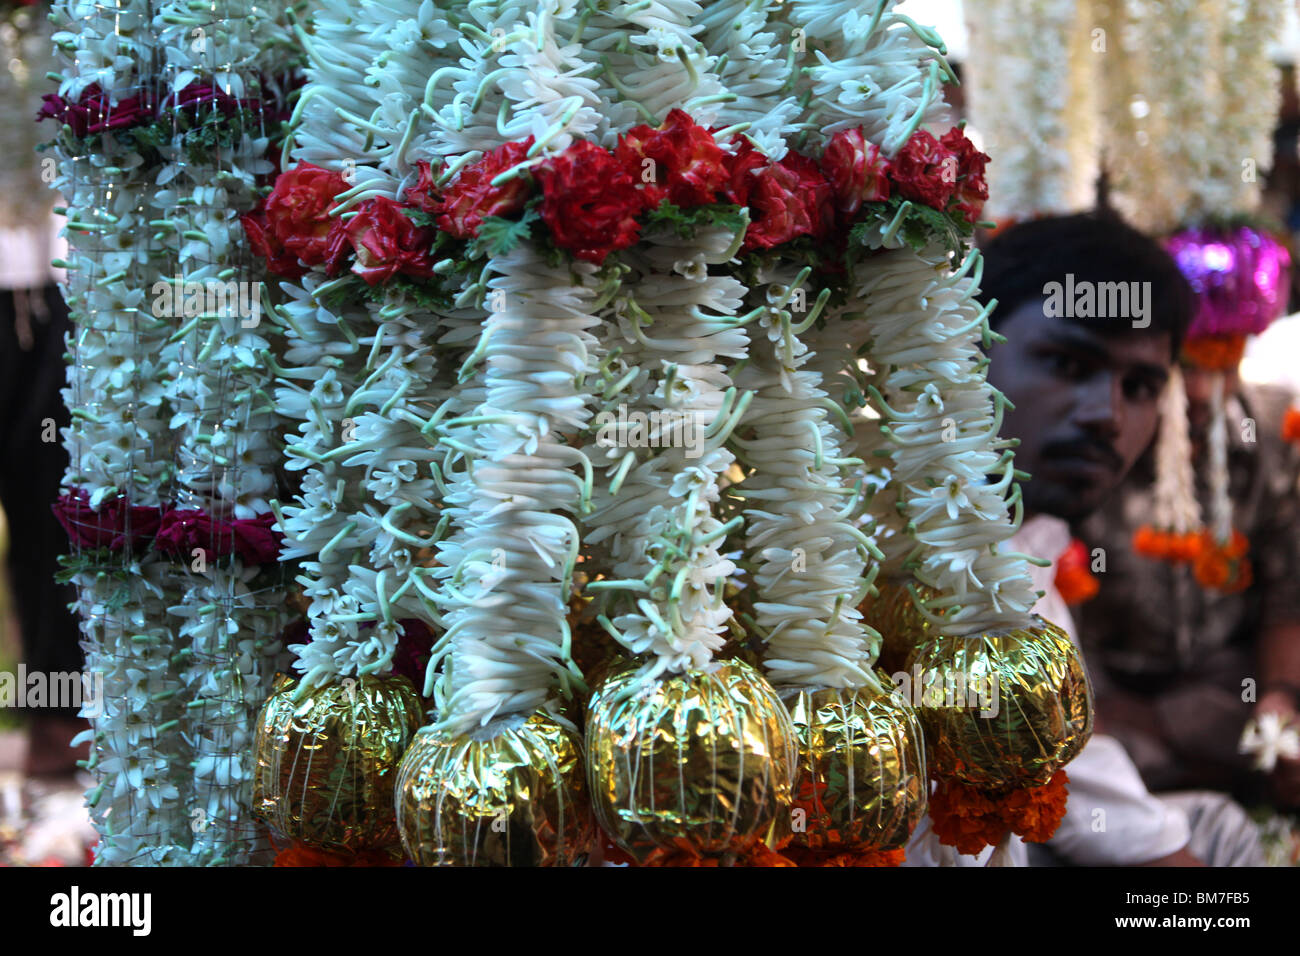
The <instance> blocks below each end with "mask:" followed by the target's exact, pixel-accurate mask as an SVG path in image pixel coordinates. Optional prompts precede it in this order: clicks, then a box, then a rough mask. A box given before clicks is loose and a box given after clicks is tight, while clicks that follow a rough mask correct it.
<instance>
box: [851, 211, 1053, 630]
mask: <svg viewBox="0 0 1300 956" xmlns="http://www.w3.org/2000/svg"><path fill="white" fill-rule="evenodd" d="M882 238H884V239H885V242H886V243H887V242H888V236H885V237H882ZM978 260H979V255H978V253H977V252H974V251H972V252H971V253H970V254H969V255H968V257H967V259H966V261H965V262H964V263H963V265H962V267H961V268H960V269H958V270H957V271H956V272H952V271H951V270H950V268H949V264H948V255H947V253H946V252H945V251H943V250H941V249H933V248H931V249H929V250H927V251H926V252H924V253H922V254H917V253H914V252H912V251H911V250H910V249H892V250H890V251H887V252H883V253H880V254H878V255H876V256H873V257H871V258H870V259H867V260H865V262H864V264H863V266H861V267H859V268H858V269H856V270H855V275H854V279H853V285H854V289H855V292H856V295H857V298H858V299H859V300H860V302H861V308H862V311H863V312H864V313H865V314H866V315H868V316H870V317H871V318H872V326H873V330H874V333H875V335H874V339H873V342H872V347H871V360H872V364H873V365H875V366H877V367H879V368H880V369H881V370H882V371H883V372H884V374H885V382H884V385H885V387H884V388H883V389H881V390H879V391H876V392H873V396H874V401H875V404H876V405H877V408H878V409H879V410H880V412H881V414H882V416H883V418H884V419H885V420H886V422H887V423H888V424H887V425H884V426H882V429H887V434H888V437H889V440H890V444H891V445H892V446H893V447H892V451H893V467H892V469H891V475H890V480H891V483H892V484H893V485H894V486H895V490H896V494H897V496H898V501H897V506H898V509H899V511H900V512H901V513H902V516H903V518H904V520H905V521H906V522H907V524H906V531H907V533H908V535H909V536H910V537H911V538H912V539H913V540H915V541H916V543H917V545H918V548H917V549H915V551H914V552H913V554H912V555H910V556H909V559H908V564H913V563H914V564H915V570H914V575H915V577H916V578H917V580H919V581H921V582H922V583H924V584H927V585H929V586H930V587H932V588H935V589H936V590H938V591H939V592H940V595H941V596H940V597H937V598H935V599H934V600H932V601H929V602H927V606H928V607H929V608H931V609H935V610H939V609H944V608H947V609H948V610H947V611H946V613H945V614H944V616H943V617H942V618H941V619H935V624H936V626H937V627H938V628H939V629H940V631H941V632H942V633H945V634H954V635H959V636H965V635H973V634H979V633H984V632H987V631H993V630H998V629H1002V628H1009V627H1018V626H1022V625H1023V624H1025V623H1026V621H1027V618H1028V615H1029V611H1030V608H1031V607H1032V606H1033V604H1034V601H1035V600H1036V599H1037V593H1036V592H1035V591H1034V589H1033V584H1032V582H1031V580H1030V578H1029V575H1028V573H1027V572H1026V569H1025V564H1024V560H1025V558H1024V556H1023V555H1019V554H1014V553H1003V552H1000V551H998V549H997V546H998V544H999V543H1000V542H1002V541H1005V540H1006V539H1007V538H1009V537H1010V536H1011V535H1012V534H1014V533H1015V529H1016V526H1017V525H1018V524H1019V508H1020V506H1019V488H1017V487H1015V486H1014V484H1013V463H1012V455H1011V452H1010V450H1009V449H1007V448H1006V446H1007V442H1006V441H1004V440H1002V439H999V438H998V437H997V433H998V426H999V424H1000V422H1001V418H1002V415H1001V408H1000V404H999V402H1000V401H1001V397H1000V395H999V394H998V393H997V392H996V391H994V390H993V389H992V387H991V386H990V385H989V384H988V382H987V381H986V378H985V372H984V367H985V363H986V360H985V359H984V357H983V355H982V353H981V352H980V350H979V347H978V341H979V337H980V335H981V334H982V333H983V332H984V330H985V329H986V328H987V324H986V323H987V313H988V309H987V308H981V307H980V306H979V303H978V302H976V301H975V294H976V292H977V291H978V283H979V272H980V270H979V268H978V266H977V263H978ZM999 450H1001V453H1000V454H999ZM999 473H1000V475H1001V477H1000V478H998V479H997V480H994V481H990V480H989V477H990V476H992V475H996V474H999ZM1009 504H1014V505H1015V506H1016V520H1014V521H1013V520H1011V519H1010V518H1009V515H1008V507H1009Z"/></svg>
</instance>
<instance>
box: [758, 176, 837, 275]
mask: <svg viewBox="0 0 1300 956" xmlns="http://www.w3.org/2000/svg"><path fill="white" fill-rule="evenodd" d="M833 211H834V210H833V207H832V205H831V185H830V183H828V182H827V181H826V177H825V176H823V175H822V174H821V170H819V169H818V168H817V164H816V163H814V162H813V161H812V160H811V159H809V158H808V157H806V156H800V155H798V154H797V153H790V154H788V155H787V156H786V157H785V159H783V160H781V162H779V163H772V164H770V165H768V166H767V167H766V168H764V169H762V170H761V171H760V172H759V173H758V176H757V177H756V184H755V186H754V189H753V192H752V193H751V195H750V197H749V216H750V222H749V229H748V231H746V233H745V244H744V246H742V247H741V249H742V251H749V250H750V249H771V248H772V247H773V246H778V245H780V244H781V243H783V242H789V241H790V240H791V239H794V238H795V237H797V236H813V237H814V238H821V237H823V236H825V235H826V233H827V231H828V229H829V227H830V224H831V217H832V215H833Z"/></svg>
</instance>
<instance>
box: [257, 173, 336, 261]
mask: <svg viewBox="0 0 1300 956" xmlns="http://www.w3.org/2000/svg"><path fill="white" fill-rule="evenodd" d="M347 188H348V183H347V180H345V179H344V178H343V177H342V176H341V175H339V174H338V173H336V172H333V171H332V170H329V169H321V168H320V167H319V166H313V165H312V164H311V163H299V164H298V165H297V166H294V167H293V168H292V169H287V170H285V171H284V172H283V173H281V174H280V176H279V178H277V179H276V181H275V188H274V189H272V190H271V195H269V196H267V197H266V219H267V222H268V224H269V226H270V228H271V229H272V230H273V231H274V232H275V236H276V238H277V239H278V240H279V241H280V243H281V245H283V246H284V248H285V249H287V250H288V251H289V252H291V253H293V254H294V255H296V256H297V257H298V258H299V259H301V260H302V261H303V262H305V263H306V264H307V265H309V266H318V265H321V264H323V263H325V262H326V261H327V260H328V258H329V252H330V249H331V246H332V245H336V244H337V242H338V240H337V238H336V237H335V236H331V232H337V231H338V230H340V229H341V228H342V225H341V224H340V222H339V219H338V217H337V216H330V215H329V211H330V209H331V208H333V206H334V197H335V196H337V195H338V194H339V193H341V192H344V191H346V190H347Z"/></svg>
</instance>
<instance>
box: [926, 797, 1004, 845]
mask: <svg viewBox="0 0 1300 956" xmlns="http://www.w3.org/2000/svg"><path fill="white" fill-rule="evenodd" d="M930 821H931V823H932V824H933V826H934V833H935V835H936V836H937V837H938V838H939V842H940V843H942V844H944V845H946V846H951V847H956V848H957V852H958V853H964V854H967V855H972V856H973V855H974V854H976V853H979V852H980V851H981V850H983V849H984V848H985V847H986V846H997V845H998V843H1000V842H1001V841H1002V838H1003V837H1004V836H1006V833H1007V830H1008V827H1007V825H1006V824H1005V823H1004V822H1003V821H1002V816H1001V814H1000V813H999V812H998V806H997V804H995V803H994V802H993V801H992V800H990V799H989V798H988V796H987V795H985V793H984V792H983V791H982V790H979V789H977V788H975V787H971V786H967V785H966V784H964V783H960V782H957V781H954V780H942V781H940V782H939V786H938V787H937V788H936V789H935V791H934V793H933V794H931V795H930Z"/></svg>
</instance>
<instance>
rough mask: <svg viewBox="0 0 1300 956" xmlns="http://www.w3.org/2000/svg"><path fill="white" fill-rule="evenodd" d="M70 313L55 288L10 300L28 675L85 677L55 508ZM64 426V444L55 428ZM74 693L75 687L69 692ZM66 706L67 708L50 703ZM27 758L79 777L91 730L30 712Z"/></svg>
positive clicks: (5, 483)
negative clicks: (83, 738) (85, 733)
mask: <svg viewBox="0 0 1300 956" xmlns="http://www.w3.org/2000/svg"><path fill="white" fill-rule="evenodd" d="M69 328H70V325H69V323H68V318H67V308H66V306H65V305H64V303H63V298H62V296H61V295H60V293H59V290H58V287H57V286H56V285H54V284H53V283H51V284H49V285H47V286H45V287H44V288H43V289H32V290H23V289H18V290H0V507H3V508H4V512H5V518H6V520H7V522H8V526H9V559H8V571H9V583H10V588H11V592H12V595H13V602H14V607H15V610H16V611H17V618H18V624H19V628H20V630H21V632H22V655H23V656H22V663H23V664H24V665H25V667H26V670H27V673H28V674H32V673H36V672H40V673H44V674H45V675H47V686H50V687H54V686H57V685H58V683H59V682H57V681H51V680H49V675H52V674H55V673H68V672H73V673H76V674H77V675H78V683H80V681H79V677H80V672H81V668H82V660H83V657H82V653H81V647H80V643H79V641H80V635H79V631H78V629H77V622H76V618H75V617H74V616H73V614H72V612H70V611H69V610H68V607H67V605H68V602H69V601H71V600H72V599H73V597H74V594H73V591H72V588H71V587H69V586H67V585H61V584H57V583H56V582H55V580H54V575H55V573H56V572H57V571H58V570H59V564H58V556H59V555H60V554H62V553H64V552H65V551H66V550H67V546H68V543H67V537H66V535H65V534H64V532H63V529H62V528H61V527H60V526H59V523H58V521H57V520H56V519H55V517H54V514H53V512H52V511H51V510H50V505H51V504H52V503H53V502H54V499H55V498H56V497H57V495H58V493H59V483H60V482H61V481H62V478H63V472H64V469H65V467H66V465H67V454H66V453H65V452H64V449H63V445H62V439H61V436H60V435H59V434H58V432H57V429H59V428H62V427H64V426H65V425H67V423H68V411H67V409H66V408H65V407H64V405H63V399H62V397H61V396H60V394H59V390H60V389H61V388H62V386H63V383H64V378H65V366H64V361H63V354H64V350H65V347H64V334H65V333H66V332H67V331H68V330H69ZM51 420H52V421H53V422H54V436H53V437H54V440H53V441H47V440H46V439H48V438H49V437H50V433H51V429H50V427H49V423H50V421H51ZM64 686H66V684H65V685H64ZM46 703H47V705H48V704H50V703H59V702H58V701H47V702H46ZM24 716H25V718H26V723H27V736H28V747H27V758H26V763H25V766H24V770H25V772H26V773H27V774H29V775H33V776H59V775H69V774H71V773H73V772H74V771H75V770H76V761H77V760H78V759H81V758H84V757H85V756H86V750H87V748H85V747H81V748H78V750H77V751H74V750H73V749H72V748H71V747H70V746H69V744H70V742H71V740H72V738H73V737H74V736H76V734H78V733H80V732H81V730H83V729H84V728H85V727H86V722H85V721H84V720H83V719H81V718H79V717H78V716H77V709H76V708H75V707H66V706H65V707H53V706H44V707H28V708H26V709H25V714H24Z"/></svg>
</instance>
